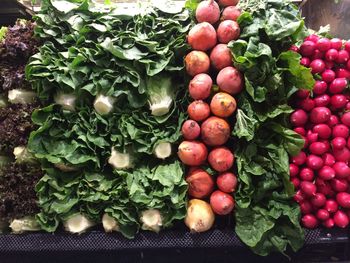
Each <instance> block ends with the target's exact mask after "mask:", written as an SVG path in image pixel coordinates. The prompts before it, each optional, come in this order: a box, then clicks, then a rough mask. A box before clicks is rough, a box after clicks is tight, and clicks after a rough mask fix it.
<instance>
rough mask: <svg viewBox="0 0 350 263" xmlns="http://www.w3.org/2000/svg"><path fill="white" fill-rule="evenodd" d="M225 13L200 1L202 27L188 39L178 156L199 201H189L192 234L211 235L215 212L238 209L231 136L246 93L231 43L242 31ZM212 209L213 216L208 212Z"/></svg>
mask: <svg viewBox="0 0 350 263" xmlns="http://www.w3.org/2000/svg"><path fill="white" fill-rule="evenodd" d="M188 4H190V2H188ZM236 4H237V3H234V4H228V7H226V8H234V10H237V8H236V7H235V5H236ZM226 10H228V9H226ZM221 11H222V10H221V9H220V7H219V4H218V3H217V2H215V1H213V0H206V1H202V2H200V3H199V4H198V6H197V7H196V9H195V11H194V12H193V13H194V15H195V19H196V21H197V24H196V25H194V26H193V27H192V28H191V29H190V31H189V33H188V36H187V41H188V43H189V45H190V46H191V48H192V49H193V50H192V51H191V52H189V53H188V54H187V56H186V58H185V65H186V70H187V74H188V75H189V76H191V77H192V79H191V80H190V81H189V84H188V92H189V95H190V97H191V98H192V99H193V101H192V102H191V103H190V104H189V106H188V108H187V113H188V117H189V119H188V120H186V121H185V122H184V123H183V125H182V129H181V131H182V135H183V138H184V139H185V140H184V141H183V142H182V143H181V144H180V145H179V148H178V156H179V158H180V160H181V161H182V162H183V163H184V164H186V165H187V166H188V167H187V170H188V172H187V176H186V182H187V183H188V187H189V189H188V193H189V196H190V197H192V198H195V199H192V200H191V201H190V206H189V208H188V210H187V217H186V219H185V222H186V225H187V226H188V227H189V228H190V230H191V231H192V232H202V231H207V230H209V229H210V228H211V227H212V225H213V222H214V213H215V214H216V215H229V214H232V211H233V209H234V206H235V201H234V199H233V197H232V193H233V192H234V191H235V189H236V186H237V178H236V176H235V174H234V173H233V165H234V159H235V156H234V149H233V148H232V145H233V142H232V141H231V140H230V134H231V130H232V128H233V123H234V119H233V114H234V113H235V111H236V108H237V103H236V100H235V98H234V97H233V96H234V95H237V94H238V93H239V92H241V90H242V89H243V79H242V75H241V73H240V72H239V71H238V70H237V69H236V68H234V67H233V60H232V54H231V51H230V49H229V48H228V47H227V43H228V42H230V41H233V40H237V39H238V37H239V32H240V28H239V26H238V24H237V22H236V21H233V20H225V19H223V18H222V17H221V18H220V14H221ZM226 13H230V12H228V11H226ZM219 20H220V21H219ZM215 86H217V87H218V90H217V91H215ZM199 167H201V168H199ZM208 167H210V171H207V170H208V169H207V168H208ZM215 177H217V178H218V179H217V180H218V183H216V181H217V180H216V179H215ZM216 188H218V189H217V190H216ZM199 199H202V201H200V200H199ZM191 202H192V203H191ZM207 202H209V203H210V206H209V205H208V203H207ZM208 210H212V211H211V212H210V213H208V212H207V211H208ZM205 212H207V213H208V217H210V220H209V219H208V220H203V222H202V224H205V225H204V226H203V227H197V225H198V223H197V222H196V220H197V215H195V213H198V214H199V215H201V214H202V213H203V214H204V213H205ZM213 212H214V213H213Z"/></svg>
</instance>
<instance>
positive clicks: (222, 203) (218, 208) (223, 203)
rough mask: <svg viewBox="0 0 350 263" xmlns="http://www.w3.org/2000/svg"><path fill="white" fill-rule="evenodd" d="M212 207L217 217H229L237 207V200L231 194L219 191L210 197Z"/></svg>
mask: <svg viewBox="0 0 350 263" xmlns="http://www.w3.org/2000/svg"><path fill="white" fill-rule="evenodd" d="M210 206H211V208H212V209H213V211H214V213H215V214H217V215H228V214H229V213H231V212H232V210H233V208H234V207H235V200H234V199H233V197H232V196H231V195H229V194H226V193H224V192H221V191H219V190H217V191H215V192H213V193H212V194H211V196H210Z"/></svg>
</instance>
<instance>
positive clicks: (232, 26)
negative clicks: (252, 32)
mask: <svg viewBox="0 0 350 263" xmlns="http://www.w3.org/2000/svg"><path fill="white" fill-rule="evenodd" d="M240 33H241V29H240V28H239V25H238V23H237V22H236V21H233V20H225V21H222V22H221V23H220V24H219V26H218V29H217V38H218V40H219V42H220V43H223V44H227V43H228V42H230V41H231V40H237V39H238V38H239V35H240Z"/></svg>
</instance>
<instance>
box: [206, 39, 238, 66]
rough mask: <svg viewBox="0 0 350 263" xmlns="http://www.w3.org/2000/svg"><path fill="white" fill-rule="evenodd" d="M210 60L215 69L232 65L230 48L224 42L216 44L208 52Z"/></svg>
mask: <svg viewBox="0 0 350 263" xmlns="http://www.w3.org/2000/svg"><path fill="white" fill-rule="evenodd" d="M210 62H211V65H212V66H213V67H214V68H215V69H216V70H222V69H223V68H226V67H229V66H232V64H233V63H232V54H231V50H230V49H229V48H228V47H227V45H226V44H218V45H216V46H215V47H214V48H213V50H212V51H211V53H210Z"/></svg>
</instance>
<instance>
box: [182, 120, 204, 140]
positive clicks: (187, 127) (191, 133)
mask: <svg viewBox="0 0 350 263" xmlns="http://www.w3.org/2000/svg"><path fill="white" fill-rule="evenodd" d="M181 132H182V135H183V136H184V138H185V139H186V140H194V139H196V138H197V137H198V136H199V135H200V133H201V128H200V127H199V125H198V123H197V122H195V121H193V120H187V121H185V122H184V123H183V124H182V128H181Z"/></svg>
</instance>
